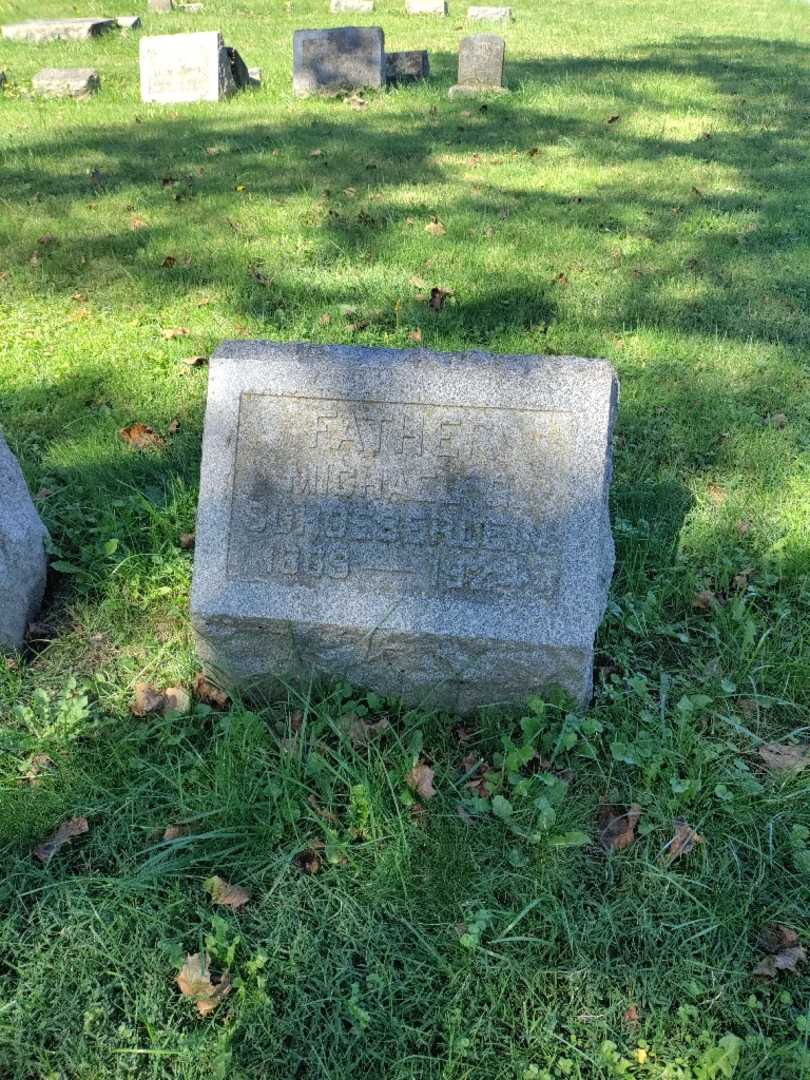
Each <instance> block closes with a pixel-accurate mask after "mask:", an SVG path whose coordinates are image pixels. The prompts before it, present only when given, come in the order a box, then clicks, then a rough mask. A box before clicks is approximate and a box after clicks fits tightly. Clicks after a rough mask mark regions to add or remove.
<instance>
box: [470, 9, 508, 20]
mask: <svg viewBox="0 0 810 1080" xmlns="http://www.w3.org/2000/svg"><path fill="white" fill-rule="evenodd" d="M467 18H468V19H469V20H470V21H471V22H510V21H511V19H512V9H511V8H510V7H469V8H467Z"/></svg>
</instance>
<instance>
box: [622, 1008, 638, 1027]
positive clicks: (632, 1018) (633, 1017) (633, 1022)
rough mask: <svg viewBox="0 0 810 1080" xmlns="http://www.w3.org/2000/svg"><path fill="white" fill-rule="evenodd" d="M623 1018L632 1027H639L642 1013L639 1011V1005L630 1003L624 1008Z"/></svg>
mask: <svg viewBox="0 0 810 1080" xmlns="http://www.w3.org/2000/svg"><path fill="white" fill-rule="evenodd" d="M623 1019H624V1022H625V1023H626V1024H629V1025H630V1027H638V1025H639V1022H640V1020H641V1014H640V1013H639V1011H638V1005H629V1006H628V1007H627V1008H626V1009H625V1010H624V1015H623Z"/></svg>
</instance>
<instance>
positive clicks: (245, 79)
mask: <svg viewBox="0 0 810 1080" xmlns="http://www.w3.org/2000/svg"><path fill="white" fill-rule="evenodd" d="M225 48H226V50H227V52H228V61H229V63H230V65H231V75H232V76H233V81H234V82H235V83H236V88H237V89H238V90H244V88H245V87H246V86H250V72H249V71H248V68H247V64H246V63H245V61H244V60H243V59H242V57H241V56H240V55H239V53H238V52H237V51H236V49H232V48H230V47H229V46H227V45H226V46H225Z"/></svg>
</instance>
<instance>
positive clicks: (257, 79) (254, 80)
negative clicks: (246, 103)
mask: <svg viewBox="0 0 810 1080" xmlns="http://www.w3.org/2000/svg"><path fill="white" fill-rule="evenodd" d="M248 77H249V80H250V83H249V85H250V86H251V87H252V88H253V89H254V90H255V89H257V88H258V87H260V86H261V85H262V69H261V68H260V67H252V68H248Z"/></svg>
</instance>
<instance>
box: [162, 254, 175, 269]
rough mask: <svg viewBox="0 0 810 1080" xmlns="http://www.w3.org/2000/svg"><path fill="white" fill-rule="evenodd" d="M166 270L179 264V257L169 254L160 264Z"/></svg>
mask: <svg viewBox="0 0 810 1080" xmlns="http://www.w3.org/2000/svg"><path fill="white" fill-rule="evenodd" d="M160 265H161V266H162V267H163V269H164V270H172V269H173V268H174V267H175V266H177V259H176V257H175V256H174V255H167V256H166V258H165V259H164V260H163V262H162V263H161V264H160Z"/></svg>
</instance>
